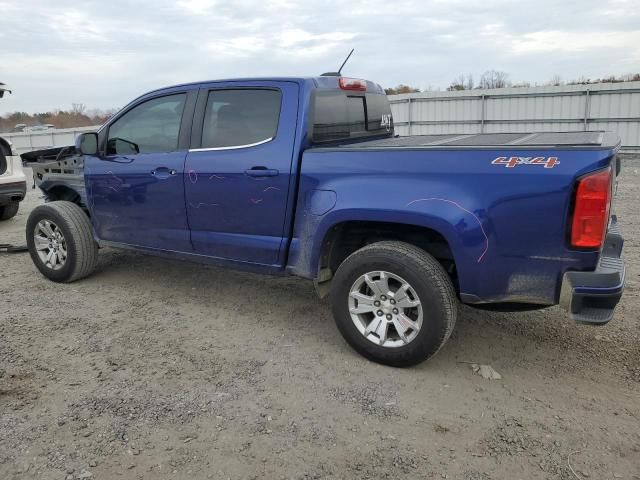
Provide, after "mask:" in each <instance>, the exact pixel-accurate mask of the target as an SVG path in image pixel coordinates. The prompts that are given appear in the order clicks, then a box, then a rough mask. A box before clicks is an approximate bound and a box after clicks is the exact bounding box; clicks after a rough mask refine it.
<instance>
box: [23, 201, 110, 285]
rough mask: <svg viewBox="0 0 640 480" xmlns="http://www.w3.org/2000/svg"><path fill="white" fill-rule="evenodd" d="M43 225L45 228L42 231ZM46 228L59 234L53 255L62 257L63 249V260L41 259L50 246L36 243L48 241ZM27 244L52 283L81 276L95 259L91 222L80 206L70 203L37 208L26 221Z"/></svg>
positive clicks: (37, 264)
mask: <svg viewBox="0 0 640 480" xmlns="http://www.w3.org/2000/svg"><path fill="white" fill-rule="evenodd" d="M42 227H47V228H45V229H44V230H43V228H42ZM45 230H47V231H51V232H53V233H54V234H57V233H59V235H60V236H56V240H55V241H56V242H57V243H56V244H55V248H56V249H57V250H58V252H60V253H58V256H57V258H56V257H55V255H54V258H56V260H59V259H61V258H62V257H63V255H62V253H61V252H63V251H64V252H65V255H64V262H61V263H58V262H57V261H56V260H52V261H51V263H46V262H45V261H44V260H43V259H42V258H41V253H44V254H45V255H47V253H50V252H51V248H47V247H45V248H44V249H43V248H40V250H39V249H38V248H37V246H36V242H37V243H38V246H40V247H42V245H43V243H47V242H48V241H49V242H50V240H49V237H47V236H46V235H47V234H46V232H45ZM36 235H37V236H38V239H36ZM60 238H61V239H60ZM49 245H51V243H49ZM27 246H28V247H29V254H30V255H31V259H32V260H33V263H34V264H35V265H36V267H37V268H38V270H40V273H42V274H43V275H44V276H45V277H47V278H48V279H49V280H53V281H54V282H63V283H69V282H73V281H76V280H79V279H81V278H84V277H86V276H88V275H90V274H91V272H93V270H94V268H95V266H96V263H97V261H98V245H97V243H96V242H95V240H94V239H93V234H92V228H91V221H90V220H89V217H88V216H87V214H86V213H85V212H84V210H82V208H80V207H79V206H78V205H76V204H75V203H71V202H64V201H57V202H50V203H46V204H44V205H40V206H39V207H36V208H35V209H34V210H33V211H32V212H31V214H30V215H29V219H28V220H27ZM53 264H55V265H53Z"/></svg>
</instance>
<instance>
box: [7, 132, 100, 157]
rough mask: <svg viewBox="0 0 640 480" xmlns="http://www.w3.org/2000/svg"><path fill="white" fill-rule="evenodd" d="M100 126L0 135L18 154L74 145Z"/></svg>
mask: <svg viewBox="0 0 640 480" xmlns="http://www.w3.org/2000/svg"><path fill="white" fill-rule="evenodd" d="M98 128H100V126H92V127H76V128H61V129H52V130H42V131H39V132H38V131H36V132H17V133H0V137H3V138H6V139H7V140H9V141H10V142H11V143H13V146H14V147H15V149H16V150H17V151H18V153H25V152H30V151H32V150H41V149H44V148H49V147H64V146H67V145H73V144H74V143H75V141H76V137H77V136H78V135H80V134H81V133H83V132H95V131H96V130H97V129H98Z"/></svg>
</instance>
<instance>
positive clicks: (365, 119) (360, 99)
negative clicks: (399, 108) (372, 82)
mask: <svg viewBox="0 0 640 480" xmlns="http://www.w3.org/2000/svg"><path fill="white" fill-rule="evenodd" d="M311 124H312V135H311V142H312V143H313V144H322V143H328V142H339V141H344V140H355V139H360V138H362V139H364V138H370V137H387V136H393V133H394V132H393V120H392V116H391V107H390V106H389V101H388V100H387V96H386V95H385V94H384V93H370V92H355V91H346V90H340V89H337V88H336V89H318V90H315V91H314V95H313V99H312V113H311Z"/></svg>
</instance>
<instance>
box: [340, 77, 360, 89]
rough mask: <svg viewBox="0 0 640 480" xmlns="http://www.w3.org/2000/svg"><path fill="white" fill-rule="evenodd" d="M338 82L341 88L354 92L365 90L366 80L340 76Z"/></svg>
mask: <svg viewBox="0 0 640 480" xmlns="http://www.w3.org/2000/svg"><path fill="white" fill-rule="evenodd" d="M338 83H339V84H340V88H341V89H342V90H355V91H356V92H364V91H366V90H367V82H365V81H364V80H359V79H357V78H346V77H340V78H339V79H338Z"/></svg>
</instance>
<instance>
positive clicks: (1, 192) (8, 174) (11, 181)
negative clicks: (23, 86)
mask: <svg viewBox="0 0 640 480" xmlns="http://www.w3.org/2000/svg"><path fill="white" fill-rule="evenodd" d="M5 93H11V90H9V89H8V88H7V86H6V85H5V84H4V83H0V98H2V97H3V96H4V95H5ZM26 193H27V180H26V177H25V175H24V172H23V171H22V160H21V159H20V157H19V156H18V153H17V152H16V150H15V148H14V147H13V144H12V143H11V142H10V141H9V140H8V139H6V138H2V137H1V136H0V220H9V219H10V218H13V217H15V216H16V214H17V213H18V208H19V206H20V202H21V201H22V200H23V199H24V196H25V195H26Z"/></svg>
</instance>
